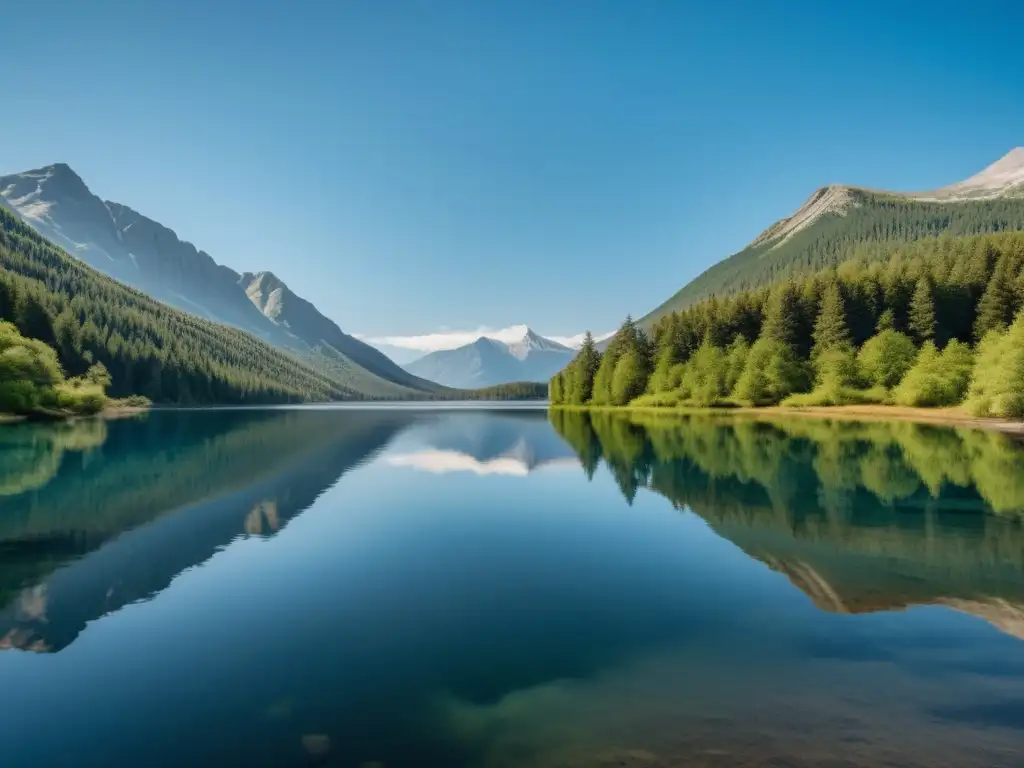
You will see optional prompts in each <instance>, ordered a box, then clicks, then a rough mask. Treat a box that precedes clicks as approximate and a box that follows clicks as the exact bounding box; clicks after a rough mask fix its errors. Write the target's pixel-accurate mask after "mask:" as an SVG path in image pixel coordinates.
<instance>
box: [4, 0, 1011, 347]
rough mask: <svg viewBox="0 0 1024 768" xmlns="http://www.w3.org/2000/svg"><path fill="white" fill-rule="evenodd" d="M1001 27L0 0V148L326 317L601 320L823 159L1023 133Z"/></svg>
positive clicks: (874, 176) (910, 12) (665, 8)
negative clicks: (4, 3) (50, 167)
mask: <svg viewBox="0 0 1024 768" xmlns="http://www.w3.org/2000/svg"><path fill="white" fill-rule="evenodd" d="M769 6H770V7H769ZM1022 23H1024V5H1022V4H1020V3H1017V2H977V3H966V2H953V1H948V2H942V1H940V2H928V3H922V2H910V1H909V0H906V1H901V0H896V1H895V2H871V1H866V2H861V3H857V4H845V3H821V2H813V3H811V2H808V3H754V2H750V3H734V2H719V3H714V4H711V3H700V4H696V3H694V4H685V3H682V2H678V3H672V2H655V1H654V0H651V1H650V2H625V1H624V0H618V1H616V2H611V1H609V0H578V1H577V0H559V2H554V3H551V2H532V1H531V0H515V1H514V2H513V1H511V0H509V1H508V2H460V1H457V0H447V1H446V2H412V1H411V0H410V1H409V2H397V1H392V0H383V1H381V2H368V1H363V2H358V1H352V2H334V3H328V2H306V3H301V2H297V3H283V2H281V3H260V2H241V1H239V2H195V1H186V0H179V1H178V2H173V3H170V2H147V3H138V2H114V1H113V0H95V2H91V3H82V2H79V1H78V0H73V1H71V0H63V1H59V0H54V1H52V2H46V3H27V2H22V3H15V4H9V7H5V9H4V12H3V27H4V35H3V36H4V44H3V46H2V47H0V72H3V74H4V88H3V91H2V95H0V101H2V104H3V110H2V119H0V172H13V171H20V170H25V169H28V168H33V167H38V166H40V165H45V164H48V163H51V162H55V161H64V162H67V163H69V164H71V166H72V167H73V168H75V169H76V170H77V171H78V172H79V173H80V174H81V175H82V176H83V178H85V180H86V181H87V183H89V185H90V186H91V187H92V189H93V191H95V192H96V193H97V194H99V195H100V196H102V197H104V198H108V199H113V200H117V201H120V202H124V203H126V204H128V205H131V206H132V207H134V208H136V209H137V210H139V211H141V212H142V213H144V214H146V215H148V216H150V217H152V218H155V219H157V220H159V221H161V222H162V223H164V224H166V225H167V226H170V227H171V228H173V229H175V230H176V231H177V232H178V234H179V235H180V236H181V237H182V238H184V239H187V240H190V241H192V242H193V243H195V244H196V245H197V246H199V247H201V248H203V249H205V250H207V251H208V252H209V253H210V254H211V255H213V257H214V258H215V259H217V260H218V261H220V262H221V263H224V264H227V265H229V266H231V267H233V268H234V269H236V270H239V271H242V270H249V271H254V270H260V269H269V270H272V271H274V272H276V273H277V274H278V275H280V276H281V277H282V278H283V279H284V280H285V281H286V282H287V283H288V284H289V285H290V286H291V287H292V288H293V289H294V290H295V291H297V292H298V293H300V294H302V295H304V296H306V297H307V298H309V299H310V300H311V301H313V302H314V303H315V304H316V305H317V306H318V307H319V308H320V309H321V310H322V311H324V312H325V313H326V314H328V315H330V316H331V317H333V318H334V319H335V320H337V321H338V323H339V324H340V325H341V326H342V328H343V329H345V330H346V331H349V332H355V333H360V334H363V335H367V336H371V337H384V336H410V335H419V334H426V333H430V332H436V331H439V330H442V329H455V330H460V331H466V332H473V331H475V330H476V329H480V328H484V327H488V328H505V327H507V326H511V325H514V324H518V323H528V324H529V325H531V326H532V327H533V328H535V329H536V330H537V331H539V332H541V333H546V334H552V335H570V334H575V333H578V332H579V331H581V330H583V329H585V328H591V329H593V330H594V331H597V332H600V331H606V330H611V329H612V328H614V327H615V326H616V325H617V324H618V323H619V322H620V321H621V319H622V318H623V317H624V316H625V315H626V313H628V312H629V313H633V314H634V315H641V314H643V313H645V312H646V311H648V310H649V309H651V308H652V307H654V306H655V305H657V304H658V303H660V302H661V301H662V300H663V299H665V298H666V297H667V296H668V295H670V294H671V293H673V292H674V291H675V290H676V289H678V288H679V287H680V286H681V285H683V284H684V283H685V282H687V281H688V280H689V279H691V278H693V277H694V276H696V275H697V274H699V273H700V272H701V271H702V270H704V269H705V268H707V267H708V266H710V265H711V264H712V263H714V262H715V261H717V260H719V259H721V258H723V257H724V256H726V255H728V254H729V253H731V252H733V251H736V250H738V249H739V248H741V247H742V246H743V245H744V244H746V243H747V242H749V241H750V240H751V239H752V238H753V237H755V236H756V235H757V234H758V232H760V231H761V230H762V229H764V228H765V227H767V226H768V225H769V224H771V223H772V222H773V221H774V220H776V219H778V218H779V217H781V216H784V215H786V214H788V213H790V212H791V211H792V210H793V209H794V208H795V207H797V206H798V205H799V204H800V203H801V202H802V201H803V200H804V199H805V198H806V197H807V196H808V195H809V194H810V193H811V192H812V191H813V190H814V189H815V188H816V187H818V186H820V185H822V184H825V183H829V182H846V183H852V184H862V185H866V186H873V187H880V188H893V189H926V188H931V187H936V186H941V185H943V184H946V183H949V182H952V181H955V180H959V179H961V178H964V177H966V176H969V175H971V174H972V173H974V172H976V171H978V170H980V169H981V168H982V167H983V166H985V165H987V164H989V163H990V162H993V161H994V160H996V159H998V158H999V157H1000V156H1001V155H1003V154H1004V153H1005V152H1007V151H1009V150H1010V149H1011V148H1012V147H1014V146H1018V145H1021V144H1024V65H1022V63H1021V58H1020V40H1019V30H1020V29H1021V28H1022V26H1021V25H1022Z"/></svg>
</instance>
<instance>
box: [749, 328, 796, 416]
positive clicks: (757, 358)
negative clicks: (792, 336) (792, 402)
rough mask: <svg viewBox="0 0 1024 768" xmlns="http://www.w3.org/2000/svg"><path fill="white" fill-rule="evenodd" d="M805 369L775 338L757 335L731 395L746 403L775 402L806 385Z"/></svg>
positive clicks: (786, 346)
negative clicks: (759, 337) (757, 337)
mask: <svg viewBox="0 0 1024 768" xmlns="http://www.w3.org/2000/svg"><path fill="white" fill-rule="evenodd" d="M807 379H808V376H807V368H806V366H805V365H804V363H803V362H802V361H801V360H800V359H799V358H798V357H797V355H796V352H795V351H794V350H793V348H792V347H790V346H789V345H787V344H783V343H782V342H781V341H779V340H778V339H774V338H761V339H758V340H757V342H756V343H755V344H754V345H753V346H752V347H751V348H750V354H749V355H748V356H747V364H746V366H745V367H744V369H743V373H742V374H741V375H740V378H739V381H737V383H736V389H735V391H734V392H733V397H734V398H735V399H736V400H737V401H739V402H741V403H744V404H746V405H777V404H778V403H780V402H782V400H783V399H785V398H786V397H788V396H789V395H791V394H793V393H794V392H800V391H801V390H803V389H804V388H805V387H806V386H807Z"/></svg>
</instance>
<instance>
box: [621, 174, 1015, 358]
mask: <svg viewBox="0 0 1024 768" xmlns="http://www.w3.org/2000/svg"><path fill="white" fill-rule="evenodd" d="M849 194H850V197H851V202H852V203H853V205H852V206H850V207H849V208H848V209H847V210H846V211H845V212H844V214H843V215H838V214H827V215H825V216H823V217H821V218H819V219H818V220H817V221H815V222H814V223H813V225H812V226H810V227H806V228H805V229H802V230H800V231H799V232H796V233H794V234H793V235H792V236H790V237H789V238H787V239H786V240H785V241H783V242H779V241H777V240H773V239H770V238H766V239H765V240H763V241H761V239H760V238H759V241H755V242H757V244H756V245H751V246H749V247H747V248H745V249H744V250H742V251H740V252H739V253H736V254H734V255H732V256H730V257H729V258H727V259H725V260H723V261H721V262H719V263H718V264H715V265H714V266H713V267H711V268H710V269H708V270H707V271H705V272H704V273H703V274H701V275H700V276H699V277H698V278H697V279H696V280H693V281H692V282H690V283H689V284H687V285H686V286H684V287H683V288H682V289H681V290H680V291H679V292H677V293H676V294H675V295H674V296H673V297H672V298H670V299H669V300H668V301H666V302H665V303H664V304H662V305H661V306H660V307H658V308H657V309H655V310H654V311H653V312H651V313H650V314H648V315H647V316H645V317H644V318H643V319H642V320H641V321H640V323H641V325H643V326H644V327H653V326H654V325H655V324H657V322H658V321H659V320H661V319H662V318H663V317H665V316H666V315H669V314H671V313H673V312H682V311H684V310H687V309H688V308H690V307H692V306H694V305H695V304H697V303H699V302H700V301H702V300H706V299H707V298H708V297H711V296H717V297H718V298H719V300H721V299H722V298H724V297H729V296H733V295H736V294H739V293H742V292H744V291H756V290H757V289H760V288H763V287H764V286H767V285H772V284H777V283H779V282H781V281H784V280H791V279H794V278H801V277H804V276H806V275H810V274H813V273H815V272H820V271H822V270H824V269H828V268H830V267H834V266H836V265H839V264H841V263H842V262H844V261H848V260H850V259H856V260H858V261H862V262H865V263H872V264H876V263H883V264H884V263H886V262H888V261H889V259H890V258H891V256H892V254H893V253H895V252H899V251H901V250H904V249H907V248H908V246H909V247H913V244H915V243H916V242H918V241H922V240H930V241H931V242H936V241H937V240H936V236H938V235H947V236H950V239H953V238H956V239H958V240H959V241H961V242H962V241H963V240H965V239H967V238H968V237H970V236H974V235H984V234H988V233H995V232H999V233H1002V232H1007V231H1010V230H1018V231H1019V230H1024V200H1022V199H1019V198H1018V199H1014V198H1003V199H999V200H984V201H967V202H963V201H961V202H955V203H932V202H919V201H915V200H908V199H905V198H901V197H894V196H890V195H885V194H878V193H873V192H867V191H865V190H860V189H851V190H849ZM942 239H945V238H942ZM982 269H984V265H982ZM986 279H987V277H986ZM981 286H982V287H984V282H982V283H981ZM879 330H883V329H881V328H880V329H879ZM896 330H902V327H900V326H897V328H896ZM867 335H870V333H869V334H867ZM748 338H754V337H753V336H748ZM963 340H966V339H963Z"/></svg>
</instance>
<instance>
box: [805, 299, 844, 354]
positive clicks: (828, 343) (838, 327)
mask: <svg viewBox="0 0 1024 768" xmlns="http://www.w3.org/2000/svg"><path fill="white" fill-rule="evenodd" d="M837 347H852V343H851V341H850V329H849V327H848V326H847V324H846V308H845V305H844V303H843V294H842V293H841V292H840V290H839V283H838V282H836V281H832V282H830V283H829V284H828V285H827V286H826V287H825V291H824V293H823V294H822V298H821V310H820V311H819V312H818V322H817V323H815V326H814V347H813V350H812V356H813V357H817V356H818V355H820V354H821V353H822V352H825V351H826V350H829V349H835V348H837Z"/></svg>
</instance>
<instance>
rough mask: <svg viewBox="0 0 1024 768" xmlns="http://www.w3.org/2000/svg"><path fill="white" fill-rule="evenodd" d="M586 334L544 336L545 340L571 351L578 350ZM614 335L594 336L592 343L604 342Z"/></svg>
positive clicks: (612, 333)
mask: <svg viewBox="0 0 1024 768" xmlns="http://www.w3.org/2000/svg"><path fill="white" fill-rule="evenodd" d="M586 335H587V334H586V332H584V333H577V334H576V335H575V336H546V337H545V338H548V339H551V340H552V341H557V342H558V343H559V344H564V345H565V346H567V347H572V348H573V349H579V348H580V347H581V346H582V345H583V337H584V336H586ZM614 335H615V331H611V332H609V333H601V334H596V333H595V334H594V341H604V340H605V339H608V338H611V337H612V336H614Z"/></svg>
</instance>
